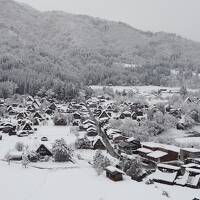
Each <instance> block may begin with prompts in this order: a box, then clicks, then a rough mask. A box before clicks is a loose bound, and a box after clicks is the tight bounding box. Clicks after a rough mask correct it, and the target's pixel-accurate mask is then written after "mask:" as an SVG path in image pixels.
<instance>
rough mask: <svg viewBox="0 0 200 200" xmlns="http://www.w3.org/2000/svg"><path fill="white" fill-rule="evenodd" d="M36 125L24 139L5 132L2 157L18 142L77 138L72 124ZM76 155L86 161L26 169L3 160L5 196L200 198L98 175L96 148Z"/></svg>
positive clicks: (0, 184) (24, 199) (0, 187)
mask: <svg viewBox="0 0 200 200" xmlns="http://www.w3.org/2000/svg"><path fill="white" fill-rule="evenodd" d="M37 128H38V131H37V132H36V133H35V134H33V135H30V136H28V137H23V138H20V137H17V136H7V135H5V134H3V140H2V141H0V159H2V158H3V157H4V155H5V153H7V151H8V150H10V149H12V148H14V146H15V144H16V142H17V141H21V142H23V143H24V144H26V145H29V146H34V145H36V146H37V145H38V144H39V143H41V141H40V140H41V137H43V136H46V137H48V139H49V140H48V142H46V143H48V144H50V143H52V142H54V140H55V139H59V138H64V139H65V140H66V142H67V143H68V144H73V143H74V141H75V139H76V136H75V134H74V133H71V132H70V127H57V126H53V125H51V124H50V125H49V126H39V127H37ZM178 134H180V135H181V134H183V133H182V132H180V133H178ZM176 136H177V135H176ZM77 154H79V155H80V156H81V158H82V159H83V160H78V159H77V158H76V164H69V163H68V164H67V163H65V164H62V163H54V162H51V161H50V162H47V163H40V162H38V163H31V164H30V165H29V167H28V168H26V169H25V168H23V167H22V166H21V164H20V163H17V162H11V164H10V165H8V164H7V163H6V162H4V161H0V177H1V178H0V194H1V197H2V199H3V200H44V199H48V200H55V199H58V200H65V199H70V200H80V199H87V200H112V199H114V200H122V199H126V200H132V199H134V198H136V197H137V199H140V200H147V199H153V200H166V199H169V200H179V199H181V200H191V199H193V198H194V197H200V192H199V190H195V189H190V188H186V187H179V186H168V185H163V184H157V183H155V184H153V185H146V184H145V183H144V182H141V183H138V182H135V181H133V180H131V179H130V178H129V177H127V176H125V177H124V181H121V182H113V181H111V180H109V179H108V178H106V176H105V173H104V174H103V175H101V176H97V174H96V172H95V170H94V169H93V168H92V166H91V165H90V164H88V162H89V161H92V159H93V156H94V154H95V151H93V150H77V151H76V152H75V155H77ZM104 154H106V151H105V152H104ZM108 156H109V155H108ZM113 162H114V159H113ZM45 168H46V169H45ZM163 191H166V192H167V193H168V194H169V198H167V197H166V196H163V195H162V193H163Z"/></svg>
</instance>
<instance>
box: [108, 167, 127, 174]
mask: <svg viewBox="0 0 200 200" xmlns="http://www.w3.org/2000/svg"><path fill="white" fill-rule="evenodd" d="M106 170H108V171H110V172H112V173H113V172H119V173H121V174H124V172H123V171H122V170H120V169H118V168H116V167H114V166H108V167H106Z"/></svg>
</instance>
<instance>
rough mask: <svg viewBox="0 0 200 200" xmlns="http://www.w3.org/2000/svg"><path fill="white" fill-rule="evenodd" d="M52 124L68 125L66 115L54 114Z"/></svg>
mask: <svg viewBox="0 0 200 200" xmlns="http://www.w3.org/2000/svg"><path fill="white" fill-rule="evenodd" d="M53 122H54V125H56V126H66V125H68V120H67V116H65V115H63V114H56V115H55V116H54V118H53Z"/></svg>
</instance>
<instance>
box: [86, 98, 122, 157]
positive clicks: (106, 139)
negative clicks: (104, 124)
mask: <svg viewBox="0 0 200 200" xmlns="http://www.w3.org/2000/svg"><path fill="white" fill-rule="evenodd" d="M83 102H84V104H85V107H86V108H87V110H88V112H89V115H90V117H91V119H92V120H93V121H94V122H95V124H96V127H97V128H98V130H97V131H98V134H99V135H100V136H101V137H102V140H103V142H104V144H105V146H106V150H107V151H108V153H109V154H110V155H111V156H113V157H115V158H117V159H118V158H119V157H120V155H119V154H118V153H117V152H116V151H115V149H114V148H113V147H112V145H111V144H110V141H109V140H108V138H107V135H106V134H105V133H104V131H103V130H102V129H101V126H100V124H99V122H98V121H97V119H96V118H95V117H94V115H93V113H92V111H91V110H90V108H89V107H88V105H87V102H86V100H85V98H84V99H83Z"/></svg>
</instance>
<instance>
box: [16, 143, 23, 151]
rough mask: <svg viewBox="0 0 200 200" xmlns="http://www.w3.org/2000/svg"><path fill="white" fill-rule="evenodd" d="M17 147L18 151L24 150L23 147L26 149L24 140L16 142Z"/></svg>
mask: <svg viewBox="0 0 200 200" xmlns="http://www.w3.org/2000/svg"><path fill="white" fill-rule="evenodd" d="M15 149H16V150H17V151H23V149H24V144H23V142H16V144H15Z"/></svg>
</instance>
